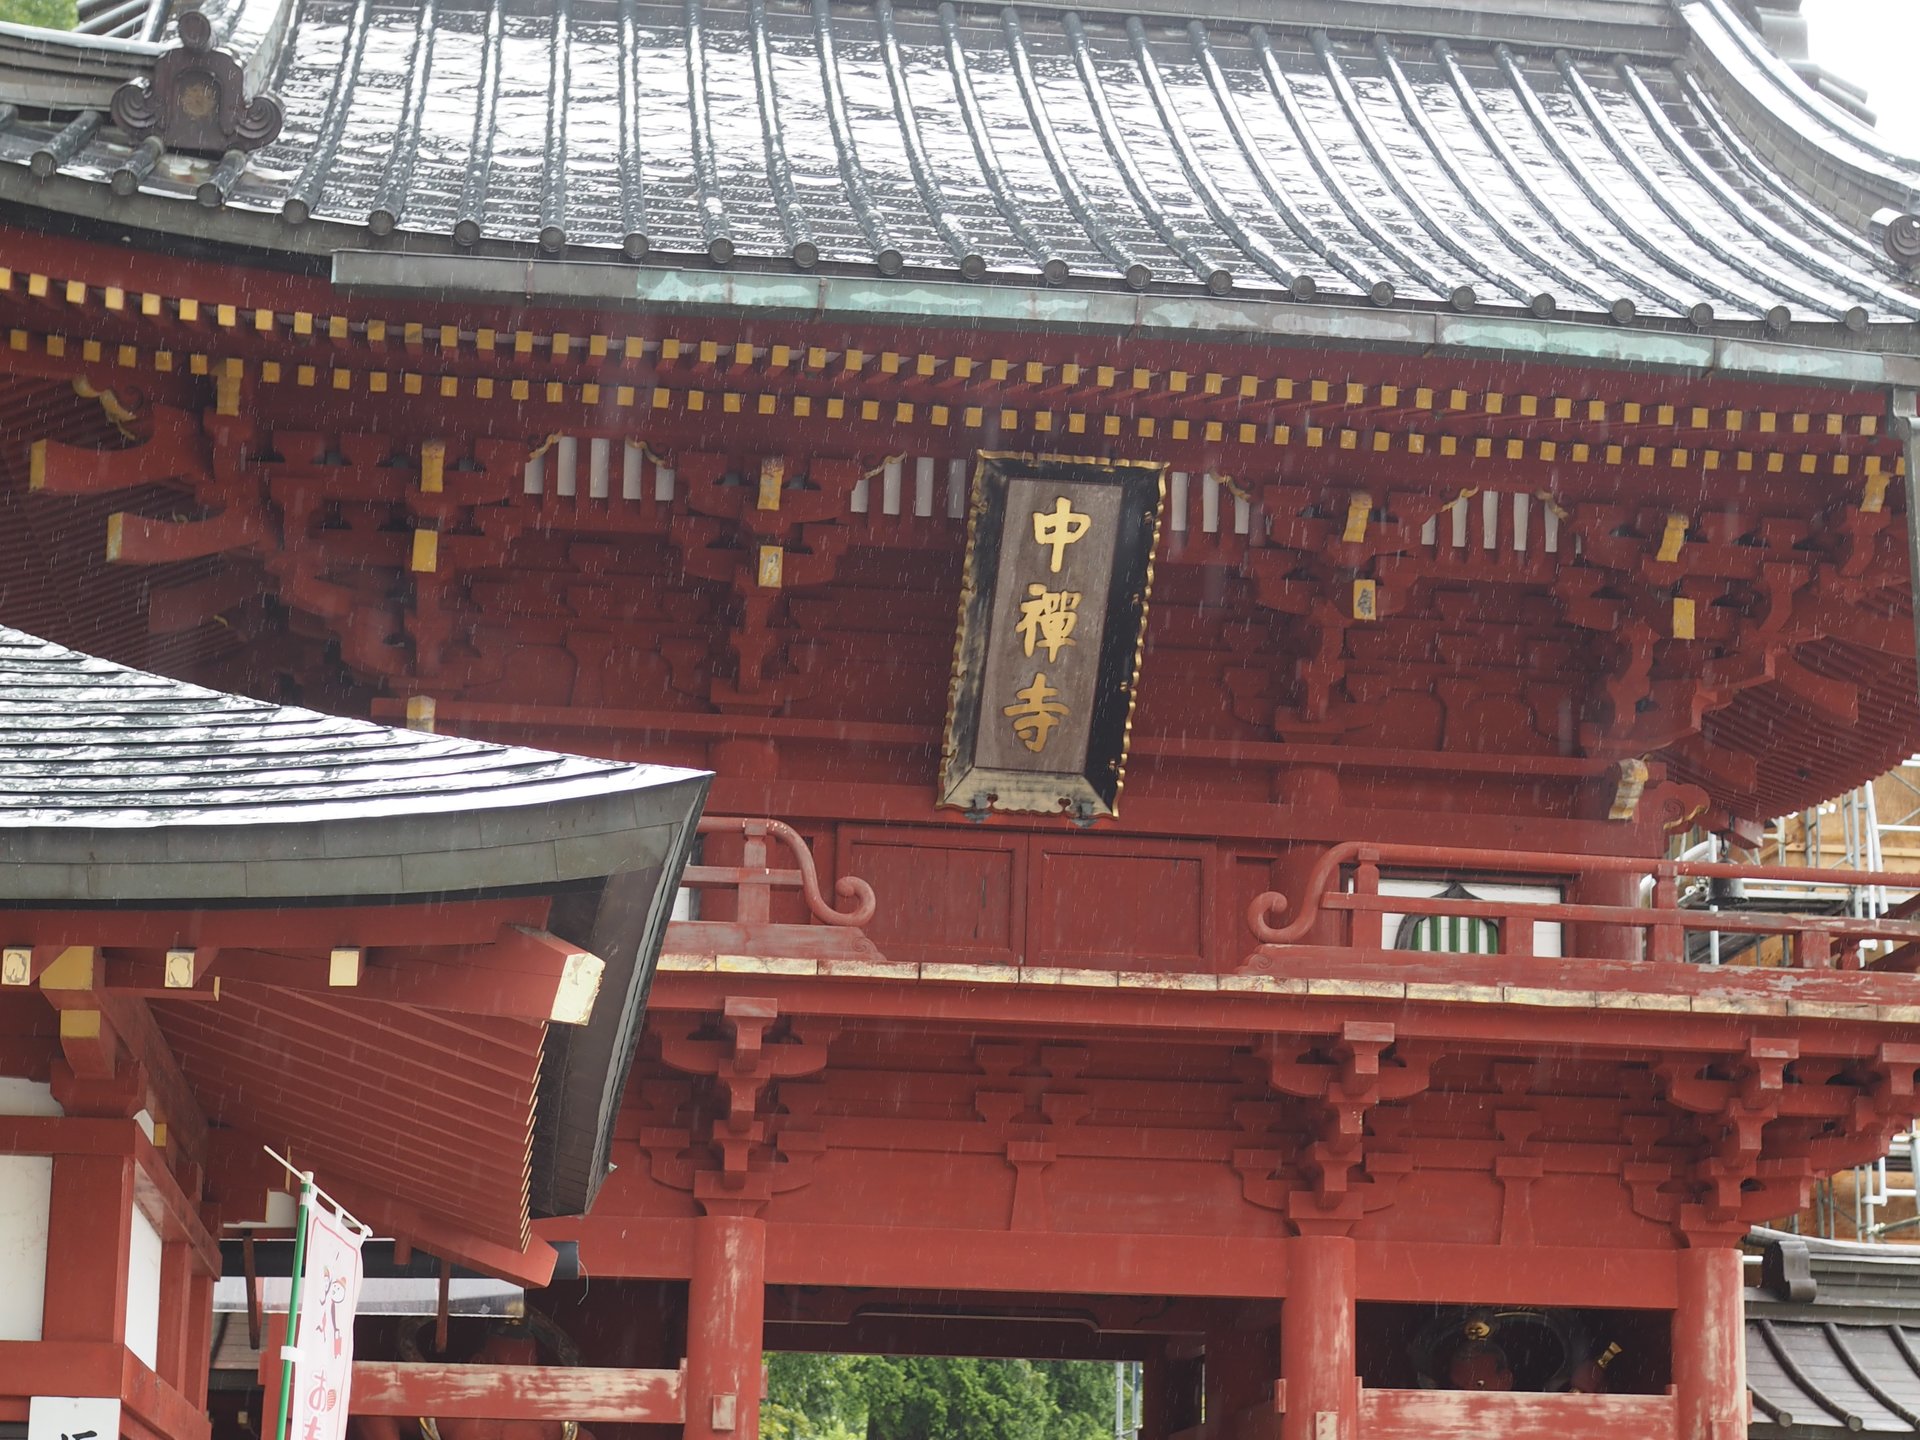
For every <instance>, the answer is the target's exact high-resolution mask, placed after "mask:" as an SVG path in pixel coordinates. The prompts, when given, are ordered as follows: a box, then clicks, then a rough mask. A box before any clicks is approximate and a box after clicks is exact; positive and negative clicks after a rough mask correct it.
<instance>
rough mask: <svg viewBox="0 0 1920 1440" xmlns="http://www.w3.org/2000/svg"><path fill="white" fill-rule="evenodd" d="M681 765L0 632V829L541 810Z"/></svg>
mask: <svg viewBox="0 0 1920 1440" xmlns="http://www.w3.org/2000/svg"><path fill="white" fill-rule="evenodd" d="M679 773H681V772H675V771H661V770H655V769H653V768H652V767H648V766H635V765H622V764H615V763H612V762H609V761H604V760H590V759H586V758H584V757H581V756H575V755H556V754H549V753H548V752H546V751H542V750H527V749H521V748H518V747H514V746H506V745H491V744H486V743H483V742H481V741H476V740H460V739H455V738H453V737H450V736H443V735H432V734H425V733H422V732H419V731H413V730H394V729H390V728H389V727H387V726H385V725H377V724H375V723H373V722H372V721H367V720H343V719H338V718H336V717H334V716H330V715H322V714H319V713H318V712H316V711H312V710H302V709H298V708H296V707H293V706H289V705H271V704H267V703H266V702H264V701H259V700H248V699H245V698H242V697H240V696H237V695H227V694H223V693H221V692H220V691H217V690H206V689H202V688H201V687H200V686H197V685H188V684H184V683H182V682H180V681H177V680H169V679H166V678H164V677H162V676H158V675H149V674H147V673H145V672H143V671H139V670H132V669H129V668H127V667H126V666H123V665H116V664H114V663H112V662H111V661H107V660H97V659H94V658H93V657H91V656H87V655H82V654H80V653H79V652H77V651H74V650H68V649H65V648H63V647H62V646H59V645H54V644H51V643H49V642H47V641H45V640H39V639H36V638H34V637H33V636H30V635H25V634H22V633H21V632H20V631H18V630H12V629H8V628H6V627H4V626H0V826H24V825H33V826H39V825H59V824H75V825H86V826H99V825H156V824H165V825H178V824H183V823H192V822H194V821H212V822H219V823H233V822H236V821H249V820H257V821H274V822H285V821H289V820H300V819H305V818H312V819H326V818H335V817H341V816H346V815H351V814H354V813H360V812H366V811H376V812H382V813H388V812H398V811H404V810H442V809H448V808H452V807H455V806H459V807H465V806H471V805H500V804H515V803H520V802H521V801H522V800H524V801H525V802H527V803H532V802H535V801H538V800H550V799H555V798H559V797H560V795H561V794H563V793H566V792H569V791H571V792H574V793H585V792H586V791H587V790H589V789H602V788H622V787H625V786H630V785H631V784H632V783H633V782H634V781H635V780H636V779H639V778H643V777H645V776H647V775H649V774H652V775H657V776H661V777H668V776H673V775H677V774H679Z"/></svg>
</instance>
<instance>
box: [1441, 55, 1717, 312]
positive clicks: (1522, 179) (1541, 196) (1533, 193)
mask: <svg viewBox="0 0 1920 1440" xmlns="http://www.w3.org/2000/svg"><path fill="white" fill-rule="evenodd" d="M1433 55H1434V58H1435V59H1436V60H1438V61H1439V62H1440V66H1441V68H1442V69H1444V70H1445V71H1446V72H1447V79H1448V81H1449V83H1451V84H1452V86H1453V90H1454V94H1455V95H1457V96H1458V97H1459V100H1460V106H1461V108H1462V109H1463V110H1465V111H1466V113H1467V118H1468V119H1470V120H1471V121H1472V122H1473V126H1474V129H1475V130H1477V131H1478V132H1479V134H1480V138H1481V139H1482V140H1483V141H1484V142H1485V143H1486V146H1487V148H1488V149H1489V150H1491V151H1492V152H1493V153H1494V154H1495V155H1496V156H1498V157H1499V160H1500V163H1501V164H1502V165H1503V166H1504V167H1505V168H1506V171H1507V174H1508V175H1509V176H1510V177H1511V178H1512V180H1513V182H1514V184H1515V185H1517V186H1518V187H1519V189H1520V191H1521V193H1522V194H1524V195H1525V196H1526V197H1527V201H1528V203H1529V204H1531V205H1532V206H1533V209H1534V213H1535V214H1536V215H1538V216H1539V217H1540V218H1541V219H1542V220H1544V221H1545V222H1546V223H1547V224H1548V225H1549V226H1550V227H1551V228H1552V229H1553V231H1554V233H1555V234H1557V235H1559V237H1560V238H1561V239H1562V240H1564V241H1566V242H1567V244H1569V245H1571V246H1572V247H1573V248H1574V249H1575V250H1576V251H1578V252H1579V253H1580V254H1581V255H1583V256H1585V257H1586V259H1587V260H1589V261H1591V262H1592V263H1593V264H1594V265H1596V266H1598V267H1599V268H1600V269H1602V270H1604V271H1605V272H1606V273H1607V274H1609V275H1611V276H1612V277H1613V278H1614V279H1616V280H1619V281H1622V282H1623V283H1625V284H1627V285H1629V286H1632V287H1633V288H1634V289H1635V290H1637V291H1640V292H1642V293H1644V294H1650V295H1652V296H1654V297H1656V298H1657V299H1659V300H1660V301H1661V302H1662V303H1663V304H1665V305H1666V306H1667V307H1668V308H1669V309H1671V310H1672V311H1673V312H1674V313H1675V314H1676V315H1684V314H1686V313H1687V302H1686V301H1684V300H1682V299H1681V298H1680V297H1679V296H1678V295H1677V294H1676V293H1675V292H1674V291H1672V290H1670V289H1668V288H1667V287H1666V286H1664V285H1662V284H1661V283H1660V281H1659V280H1658V279H1656V278H1655V277H1654V276H1653V275H1651V274H1648V273H1640V272H1636V271H1634V270H1630V269H1628V268H1627V267H1626V266H1624V265H1622V264H1621V263H1620V262H1619V261H1618V260H1616V259H1615V258H1614V257H1613V256H1612V255H1611V254H1609V253H1608V252H1607V250H1606V249H1605V248H1604V247H1602V246H1599V245H1595V244H1593V243H1591V242H1590V241H1589V240H1588V238H1587V237H1586V236H1585V235H1584V234H1582V233H1581V231H1580V230H1579V228H1578V227H1577V226H1574V225H1571V224H1569V223H1568V222H1567V219H1566V217H1565V216H1564V215H1563V214H1562V213H1561V211H1560V207H1559V206H1558V205H1556V204H1555V203H1554V200H1553V197H1552V196H1550V195H1548V194H1547V193H1546V191H1545V190H1543V189H1542V188H1541V186H1540V182H1539V181H1538V180H1537V179H1535V178H1534V176H1533V175H1532V174H1531V173H1530V172H1529V171H1528V169H1527V167H1526V165H1525V164H1524V163H1523V162H1522V161H1521V159H1520V157H1519V156H1518V155H1516V154H1515V153H1514V150H1513V146H1512V144H1511V143H1510V142H1509V141H1508V139H1507V137H1506V136H1504V135H1502V134H1501V133H1500V131H1499V129H1498V128H1497V127H1496V126H1495V125H1494V123H1493V119H1492V117H1491V116H1489V115H1488V114H1487V110H1486V107H1485V106H1484V105H1482V104H1481V103H1480V96H1479V93H1478V92H1477V91H1476V90H1475V89H1474V88H1473V84H1472V82H1471V81H1469V80H1468V79H1467V77H1466V73H1465V71H1463V70H1462V69H1461V67H1460V60H1459V57H1458V56H1456V55H1455V54H1454V53H1453V49H1452V47H1450V46H1449V45H1448V44H1447V43H1446V42H1445V41H1439V42H1436V43H1435V45H1434V47H1433ZM1555 153H1556V156H1558V152H1557V151H1556V152H1555ZM1596 293H1597V292H1596ZM1603 299H1604V297H1603ZM1626 303H1627V304H1629V305H1630V304H1632V302H1631V301H1627V302H1626ZM1607 308H1609V309H1611V308H1612V306H1608V307H1607Z"/></svg>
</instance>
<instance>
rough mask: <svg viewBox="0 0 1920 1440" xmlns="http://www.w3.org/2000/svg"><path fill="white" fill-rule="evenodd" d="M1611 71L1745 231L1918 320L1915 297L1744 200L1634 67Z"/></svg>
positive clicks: (1670, 148)
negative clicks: (1837, 258)
mask: <svg viewBox="0 0 1920 1440" xmlns="http://www.w3.org/2000/svg"><path fill="white" fill-rule="evenodd" d="M1614 69H1615V71H1616V72H1617V73H1618V74H1619V76H1620V78H1621V79H1622V80H1624V81H1625V82H1626V85H1627V88H1628V89H1629V90H1630V91H1632V92H1633V98H1634V99H1635V100H1636V101H1638V102H1639V105H1640V110H1641V112H1642V113H1643V114H1644V115H1645V116H1646V117H1647V123H1648V125H1649V126H1650V127H1651V129H1652V130H1653V133H1654V134H1655V135H1657V136H1658V137H1659V138H1660V143H1661V144H1662V145H1664V146H1665V147H1666V149H1667V151H1668V153H1669V154H1671V155H1672V156H1673V157H1674V158H1675V159H1676V160H1678V161H1679V162H1680V164H1681V165H1682V166H1684V167H1685V169H1686V171H1687V173H1688V174H1690V175H1692V176H1693V178H1694V179H1695V180H1696V181H1697V182H1698V183H1699V184H1700V185H1701V187H1702V188H1703V189H1705V190H1707V191H1708V192H1709V193H1710V194H1711V195H1712V196H1713V197H1714V199H1716V200H1718V201H1719V202H1720V204H1721V205H1723V206H1725V207H1726V209H1727V210H1728V211H1729V212H1730V213H1732V214H1733V215H1736V216H1738V217H1739V219H1740V220H1741V221H1742V223H1744V224H1745V225H1746V227H1747V229H1748V230H1749V231H1751V232H1754V233H1757V234H1760V235H1764V236H1765V237H1766V238H1767V239H1768V240H1769V241H1771V242H1772V243H1773V244H1774V245H1775V246H1777V247H1779V248H1780V249H1782V250H1784V251H1786V253H1788V254H1789V255H1791V256H1792V257H1793V258H1794V259H1795V260H1798V261H1799V262H1800V263H1801V264H1802V265H1805V266H1806V267H1807V269H1809V270H1811V271H1813V272H1814V273H1815V274H1817V275H1818V276H1820V277H1821V278H1822V279H1823V280H1825V281H1827V282H1828V283H1829V284H1831V285H1834V286H1836V287H1837V288H1839V289H1840V290H1841V291H1843V292H1848V293H1851V294H1854V295H1857V296H1861V297H1863V298H1865V299H1869V300H1878V301H1879V302H1880V303H1881V304H1883V305H1885V306H1886V307H1887V308H1888V309H1889V310H1896V311H1899V312H1900V313H1901V314H1903V315H1907V316H1909V317H1912V318H1916V319H1920V302H1917V301H1915V300H1914V299H1913V297H1912V296H1910V295H1903V294H1901V293H1900V292H1899V291H1897V290H1895V289H1894V288H1893V287H1892V286H1890V285H1881V284H1878V283H1876V282H1874V281H1873V280H1872V278H1871V277H1868V276H1862V275H1858V274H1854V273H1852V272H1850V271H1848V270H1847V269H1846V268H1845V267H1844V266H1841V265H1838V264H1835V263H1834V261H1833V260H1831V259H1830V258H1829V257H1828V256H1826V255H1824V254H1822V253H1821V252H1820V251H1819V250H1817V249H1815V248H1814V247H1813V246H1811V245H1809V244H1807V243H1806V241H1804V240H1802V239H1801V238H1800V237H1799V236H1798V235H1795V234H1793V233H1792V232H1791V231H1789V230H1788V229H1787V228H1786V227H1785V226H1783V225H1781V224H1779V223H1777V222H1776V221H1775V220H1774V219H1773V217H1772V216H1770V215H1768V214H1766V213H1765V212H1763V211H1762V210H1761V209H1760V208H1759V207H1758V206H1756V205H1753V204H1752V203H1750V202H1749V201H1748V200H1747V198H1746V197H1745V196H1743V195H1741V194H1740V193H1739V192H1738V191H1736V190H1735V189H1734V188H1733V187H1732V186H1731V185H1729V184H1727V182H1726V181H1725V180H1723V179H1721V178H1720V176H1719V175H1718V174H1717V173H1715V171H1714V169H1713V167H1712V166H1710V165H1708V164H1707V163H1706V162H1705V161H1704V160H1702V159H1701V158H1700V153H1699V152H1698V151H1697V150H1695V149H1694V148H1693V147H1692V146H1690V145H1688V144H1687V143H1686V141H1685V140H1684V139H1682V138H1681V136H1680V133H1679V132H1678V131H1677V130H1675V129H1674V126H1673V121H1672V120H1670V119H1668V118H1667V113H1666V111H1665V110H1663V109H1662V108H1661V107H1660V102H1659V101H1658V100H1656V99H1655V98H1654V96H1653V92H1652V91H1650V90H1649V89H1648V88H1647V83H1646V81H1645V80H1643V79H1642V78H1641V77H1640V72H1639V71H1638V70H1636V69H1634V68H1633V66H1631V65H1629V64H1628V63H1627V62H1626V61H1624V60H1621V61H1618V62H1616V64H1615V66H1614ZM1849 323H1853V322H1849ZM1858 323H1860V324H1865V323H1866V312H1865V311H1861V312H1860V318H1859V322H1858Z"/></svg>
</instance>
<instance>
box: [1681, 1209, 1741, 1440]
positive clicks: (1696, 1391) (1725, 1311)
mask: <svg viewBox="0 0 1920 1440" xmlns="http://www.w3.org/2000/svg"><path fill="white" fill-rule="evenodd" d="M1677 1263H1678V1266H1679V1272H1680V1273H1679V1299H1678V1303H1677V1304H1676V1305H1675V1307H1674V1312H1673V1388H1674V1395H1675V1398H1676V1400H1677V1401H1678V1403H1679V1418H1680V1433H1679V1440H1741V1437H1743V1436H1744V1435H1745V1434H1746V1433H1747V1335H1746V1306H1745V1302H1744V1299H1743V1297H1742V1291H1741V1284H1742V1275H1741V1270H1740V1252H1739V1251H1738V1250H1736V1249H1734V1248H1732V1247H1731V1246H1709V1247H1703V1248H1701V1249H1690V1250H1682V1251H1680V1252H1679V1256H1678V1258H1677Z"/></svg>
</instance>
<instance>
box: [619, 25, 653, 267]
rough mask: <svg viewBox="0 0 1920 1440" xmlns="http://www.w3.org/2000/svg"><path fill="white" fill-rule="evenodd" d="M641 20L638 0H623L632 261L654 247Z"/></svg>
mask: <svg viewBox="0 0 1920 1440" xmlns="http://www.w3.org/2000/svg"><path fill="white" fill-rule="evenodd" d="M639 30H640V22H639V20H638V18H637V17H636V16H635V14H634V0H620V17H619V45H618V54H619V58H620V83H619V85H618V87H617V89H618V93H619V96H620V231H621V240H620V249H621V251H622V252H623V253H624V254H625V255H626V257H627V258H628V259H629V260H639V259H641V258H643V257H644V256H645V255H646V253H647V251H648V250H649V249H650V248H651V242H650V240H649V239H648V236H647V182H646V167H645V163H644V152H643V150H642V147H641V143H640V82H639V79H638V70H639V59H638V55H639V49H640V34H639Z"/></svg>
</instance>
